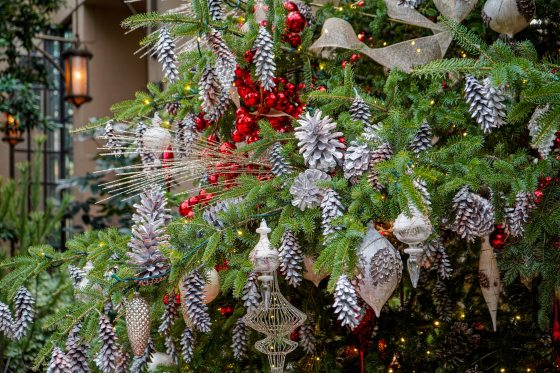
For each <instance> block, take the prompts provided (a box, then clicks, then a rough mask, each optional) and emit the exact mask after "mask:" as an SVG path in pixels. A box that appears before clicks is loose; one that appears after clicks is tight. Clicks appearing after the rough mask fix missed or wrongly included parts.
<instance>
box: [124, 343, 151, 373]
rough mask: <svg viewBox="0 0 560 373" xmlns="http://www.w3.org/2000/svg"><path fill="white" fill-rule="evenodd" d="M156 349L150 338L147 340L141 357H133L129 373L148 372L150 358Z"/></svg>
mask: <svg viewBox="0 0 560 373" xmlns="http://www.w3.org/2000/svg"><path fill="white" fill-rule="evenodd" d="M154 352H156V349H155V347H154V342H153V341H152V338H151V337H150V339H149V340H148V345H147V346H146V350H145V351H144V354H142V356H134V359H132V366H131V367H130V373H142V372H145V371H147V370H148V364H149V363H150V362H151V361H152V357H153V354H154Z"/></svg>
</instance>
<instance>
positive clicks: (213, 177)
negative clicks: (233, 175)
mask: <svg viewBox="0 0 560 373" xmlns="http://www.w3.org/2000/svg"><path fill="white" fill-rule="evenodd" d="M217 182H218V175H209V176H208V184H216V183H217Z"/></svg>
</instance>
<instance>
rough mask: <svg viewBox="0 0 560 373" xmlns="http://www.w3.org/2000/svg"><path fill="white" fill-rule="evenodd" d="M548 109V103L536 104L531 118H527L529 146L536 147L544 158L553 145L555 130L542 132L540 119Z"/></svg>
mask: <svg viewBox="0 0 560 373" xmlns="http://www.w3.org/2000/svg"><path fill="white" fill-rule="evenodd" d="M549 110H550V104H547V105H545V106H538V107H537V108H536V109H535V111H534V112H533V115H532V116H531V119H529V124H528V125H527V127H528V128H529V136H531V147H533V148H534V149H537V150H538V152H539V154H540V156H541V157H542V158H543V159H546V158H547V157H548V155H549V154H550V151H551V150H552V148H553V147H554V140H555V139H556V131H555V130H554V129H552V130H551V131H549V133H548V134H546V133H542V124H541V122H540V121H541V119H542V117H543V115H545V114H546V113H547V112H548V111H549Z"/></svg>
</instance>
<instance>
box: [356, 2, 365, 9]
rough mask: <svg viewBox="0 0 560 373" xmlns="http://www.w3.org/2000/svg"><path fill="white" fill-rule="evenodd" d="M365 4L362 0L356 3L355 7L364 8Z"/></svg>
mask: <svg viewBox="0 0 560 373" xmlns="http://www.w3.org/2000/svg"><path fill="white" fill-rule="evenodd" d="M365 3H366V2H365V1H364V0H360V1H358V2H357V3H356V6H357V7H358V8H361V7H363V6H364V4H365Z"/></svg>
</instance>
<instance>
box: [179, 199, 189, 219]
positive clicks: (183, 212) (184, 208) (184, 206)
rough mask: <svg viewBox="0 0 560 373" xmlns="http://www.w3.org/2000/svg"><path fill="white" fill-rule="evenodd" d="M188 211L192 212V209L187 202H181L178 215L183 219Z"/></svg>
mask: <svg viewBox="0 0 560 373" xmlns="http://www.w3.org/2000/svg"><path fill="white" fill-rule="evenodd" d="M190 211H192V208H191V205H190V203H189V201H187V200H185V201H183V202H181V204H180V205H179V214H180V215H181V216H183V217H186V216H187V215H188V213H189V212H190Z"/></svg>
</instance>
